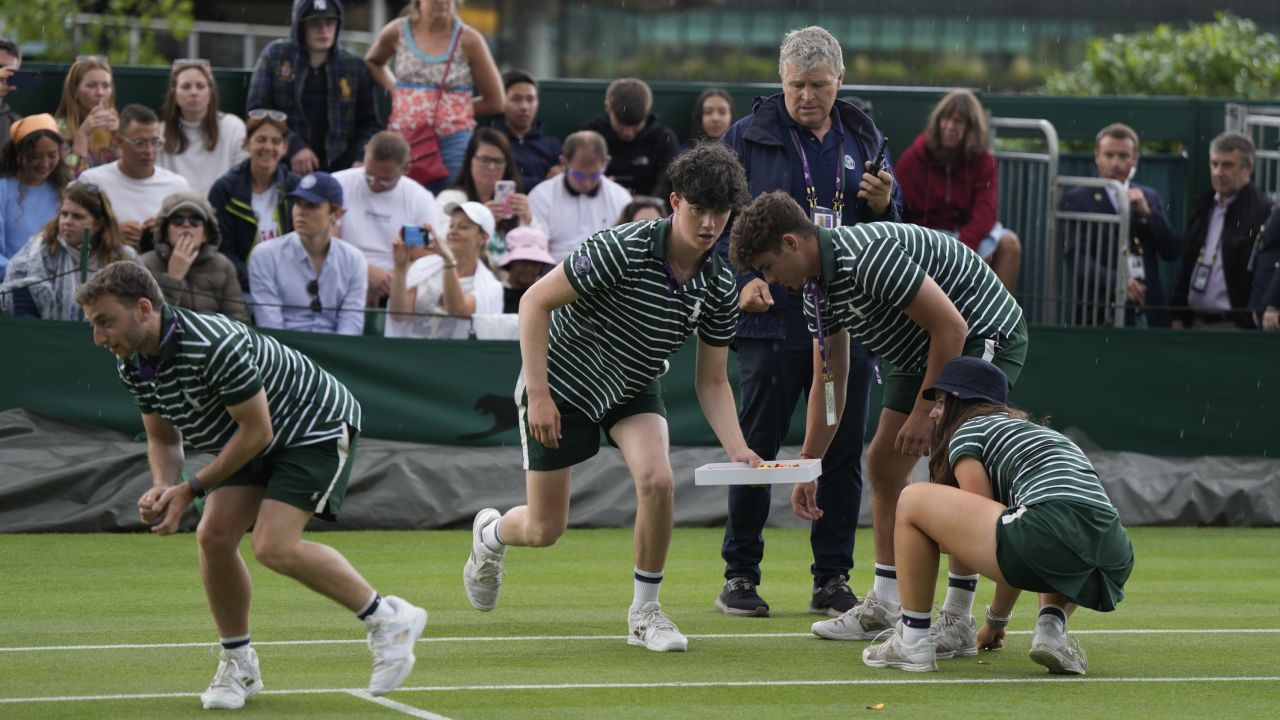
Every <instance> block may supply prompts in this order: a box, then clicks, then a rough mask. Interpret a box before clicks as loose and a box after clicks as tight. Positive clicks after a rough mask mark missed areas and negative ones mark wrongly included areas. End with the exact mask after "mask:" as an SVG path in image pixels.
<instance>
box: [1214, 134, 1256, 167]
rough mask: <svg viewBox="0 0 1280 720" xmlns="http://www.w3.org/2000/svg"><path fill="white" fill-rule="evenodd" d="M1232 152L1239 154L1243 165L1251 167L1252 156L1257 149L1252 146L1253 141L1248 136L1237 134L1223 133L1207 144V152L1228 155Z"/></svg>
mask: <svg viewBox="0 0 1280 720" xmlns="http://www.w3.org/2000/svg"><path fill="white" fill-rule="evenodd" d="M1233 150H1238V151H1239V152H1240V157H1241V158H1242V159H1243V160H1244V164H1245V165H1248V166H1249V167H1253V159H1254V154H1255V153H1256V152H1257V148H1255V147H1254V145H1253V140H1252V139H1250V138H1249V136H1248V135H1245V134H1243V133H1238V132H1231V131H1228V132H1224V133H1222V134H1221V135H1219V136H1218V137H1216V138H1214V139H1213V142H1211V143H1209V152H1216V153H1229V152H1231V151H1233Z"/></svg>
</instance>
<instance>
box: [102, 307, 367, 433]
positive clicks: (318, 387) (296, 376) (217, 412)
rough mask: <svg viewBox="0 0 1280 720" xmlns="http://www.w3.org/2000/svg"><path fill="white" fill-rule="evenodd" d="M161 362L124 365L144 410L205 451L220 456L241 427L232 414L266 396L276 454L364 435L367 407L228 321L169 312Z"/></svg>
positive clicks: (290, 353) (288, 351) (297, 358)
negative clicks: (351, 432) (349, 432)
mask: <svg viewBox="0 0 1280 720" xmlns="http://www.w3.org/2000/svg"><path fill="white" fill-rule="evenodd" d="M160 326H161V332H162V333H163V334H162V339H161V342H160V355H159V357H158V358H157V359H156V360H155V362H154V363H152V362H151V361H149V360H148V359H147V358H143V357H141V356H140V355H138V354H135V355H134V356H133V357H131V358H129V359H127V360H122V361H120V362H119V366H118V370H119V373H120V380H121V382H123V383H124V386H125V389H127V390H128V391H129V393H130V394H132V395H133V399H134V402H135V403H137V405H138V409H139V410H141V411H142V413H143V414H144V415H145V414H159V415H160V416H161V417H163V418H164V419H165V420H167V421H169V423H170V424H172V425H173V426H174V427H176V428H177V429H178V430H179V431H181V432H182V438H183V440H184V441H185V442H187V443H188V444H190V445H192V446H193V447H195V448H196V449H198V450H204V451H207V452H218V451H220V450H221V449H222V448H223V447H224V446H225V445H226V444H227V442H228V441H230V440H231V436H232V435H233V434H235V431H236V429H237V428H238V427H239V426H238V425H237V424H236V422H235V420H234V419H232V417H231V415H230V414H229V413H228V412H227V407H228V406H230V405H238V404H240V403H242V402H244V401H246V400H248V399H250V398H252V397H253V396H254V395H257V394H258V391H259V390H263V389H265V390H266V394H267V407H268V409H269V411H270V413H271V428H272V430H273V432H274V437H273V438H272V440H271V445H269V446H268V447H267V448H266V449H264V450H263V451H262V454H264V455H265V454H266V453H268V452H271V451H272V450H274V449H276V448H277V447H297V446H300V445H313V444H315V443H319V442H323V441H325V440H332V439H336V438H340V437H342V430H343V425H344V424H346V425H350V426H351V427H352V428H354V429H355V430H359V429H360V419H361V418H360V403H358V402H356V399H355V397H354V396H352V394H351V392H350V391H348V390H347V388H346V387H345V386H343V385H342V383H340V382H338V381H337V379H335V378H334V377H333V376H332V375H330V374H329V373H327V372H325V371H324V370H322V369H320V367H319V366H318V365H316V364H315V363H314V362H313V361H312V360H311V359H310V358H308V357H307V356H306V355H303V354H302V353H300V352H298V351H297V350H294V349H292V348H289V347H285V346H284V345H282V344H280V342H279V341H278V340H276V339H275V338H272V337H268V336H266V335H259V334H258V333H257V332H255V331H253V330H251V329H249V328H248V327H246V326H245V325H243V324H241V323H238V322H236V321H234V320H230V319H228V318H226V317H225V316H222V315H201V314H199V313H195V312H192V311H190V310H184V309H182V308H178V307H173V306H171V305H165V306H164V308H163V309H162V311H161V316H160Z"/></svg>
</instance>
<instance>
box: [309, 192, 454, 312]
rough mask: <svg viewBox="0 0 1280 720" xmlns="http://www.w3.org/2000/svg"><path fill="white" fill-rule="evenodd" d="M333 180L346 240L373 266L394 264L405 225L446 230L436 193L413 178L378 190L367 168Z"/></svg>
mask: <svg viewBox="0 0 1280 720" xmlns="http://www.w3.org/2000/svg"><path fill="white" fill-rule="evenodd" d="M333 179H334V180H337V181H338V184H339V185H341V186H342V206H343V207H344V208H346V210H347V213H346V214H345V215H343V216H342V232H341V234H342V239H343V240H346V241H347V242H349V243H351V244H352V245H355V246H356V247H357V248H359V249H360V252H362V253H364V258H365V260H367V261H369V264H370V265H376V266H378V267H380V268H383V269H384V270H390V269H391V268H392V267H393V266H394V264H395V262H394V260H393V259H392V257H391V243H392V241H394V240H395V239H396V234H397V233H398V232H399V231H400V228H401V227H403V226H404V225H420V224H421V223H423V222H426V223H427V224H429V225H431V226H432V227H433V228H435V229H436V230H437V231H439V232H440V233H441V234H443V233H444V232H445V229H444V223H443V222H442V220H443V215H442V214H441V213H440V211H439V210H438V209H437V208H436V199H435V196H433V195H432V194H431V191H430V190H428V189H426V188H424V187H422V185H420V184H418V182H417V181H416V180H414V179H413V178H410V177H402V178H400V182H398V183H396V186H395V187H394V188H391V189H390V190H387V191H386V192H378V193H376V192H374V191H373V190H370V189H369V184H368V183H367V182H365V176H364V168H349V169H347V170H339V171H338V172H336V173H334V174H333ZM464 337H465V336H464Z"/></svg>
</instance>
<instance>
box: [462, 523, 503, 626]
mask: <svg viewBox="0 0 1280 720" xmlns="http://www.w3.org/2000/svg"><path fill="white" fill-rule="evenodd" d="M501 517H502V513H500V512H498V511H497V510H494V509H493V508H485V509H483V510H481V511H480V512H478V513H476V519H475V521H474V522H472V523H471V555H470V556H468V557H467V564H465V565H463V566H462V587H463V588H465V589H466V591H467V599H468V600H470V601H471V607H473V608H475V609H477V610H479V611H480V612H489V611H490V610H492V609H494V608H495V607H497V606H498V591H499V590H501V589H502V575H503V570H502V555H501V554H500V553H495V552H493V551H492V550H490V549H489V548H487V547H485V544H484V541H483V540H481V539H480V531H481V530H483V529H484V527H485V526H486V525H488V524H489V523H491V522H493V521H494V520H497V519H499V518H501Z"/></svg>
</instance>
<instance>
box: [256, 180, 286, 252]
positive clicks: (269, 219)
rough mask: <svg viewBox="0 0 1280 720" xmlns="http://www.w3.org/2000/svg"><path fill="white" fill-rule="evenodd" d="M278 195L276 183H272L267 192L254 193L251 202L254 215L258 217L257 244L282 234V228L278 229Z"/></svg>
mask: <svg viewBox="0 0 1280 720" xmlns="http://www.w3.org/2000/svg"><path fill="white" fill-rule="evenodd" d="M278 194H279V193H278V191H277V190H276V185H275V183H272V184H271V187H269V188H267V191H266V192H264V193H253V197H252V198H251V199H250V200H249V204H250V205H252V206H253V212H254V214H255V215H257V216H258V240H257V242H266V241H268V240H270V239H272V238H274V237H275V236H277V235H279V234H280V228H278V227H276V196H277V195H278Z"/></svg>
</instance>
